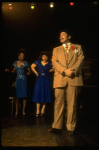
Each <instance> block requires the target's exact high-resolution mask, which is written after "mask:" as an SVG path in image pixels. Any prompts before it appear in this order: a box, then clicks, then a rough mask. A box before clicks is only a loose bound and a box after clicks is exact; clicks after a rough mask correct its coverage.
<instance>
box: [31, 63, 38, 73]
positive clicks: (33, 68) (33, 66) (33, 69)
mask: <svg viewBox="0 0 99 150" xmlns="http://www.w3.org/2000/svg"><path fill="white" fill-rule="evenodd" d="M35 67H37V65H36V64H34V63H33V64H32V65H31V70H32V71H33V72H34V73H35V74H36V76H38V72H37V71H36V70H35Z"/></svg>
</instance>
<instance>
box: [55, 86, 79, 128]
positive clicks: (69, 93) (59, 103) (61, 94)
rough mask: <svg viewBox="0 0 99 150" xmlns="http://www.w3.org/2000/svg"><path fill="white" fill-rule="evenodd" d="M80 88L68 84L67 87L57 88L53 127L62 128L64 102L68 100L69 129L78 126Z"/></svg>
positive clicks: (67, 125)
mask: <svg viewBox="0 0 99 150" xmlns="http://www.w3.org/2000/svg"><path fill="white" fill-rule="evenodd" d="M77 91H78V88H77V87H76V86H70V85H67V86H66V87H65V88H56V89H55V103H54V122H53V124H52V127H53V128H56V129H62V126H63V110H64V102H65V99H66V100H67V122H66V127H67V130H70V131H74V129H75V126H76V120H77V119H76V108H77V95H78V92H77Z"/></svg>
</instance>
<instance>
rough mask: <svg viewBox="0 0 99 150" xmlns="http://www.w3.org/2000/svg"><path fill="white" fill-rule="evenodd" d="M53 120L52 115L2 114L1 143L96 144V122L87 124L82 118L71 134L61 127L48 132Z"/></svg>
mask: <svg viewBox="0 0 99 150" xmlns="http://www.w3.org/2000/svg"><path fill="white" fill-rule="evenodd" d="M52 114H53V113H52ZM52 122H53V115H51V114H46V116H44V117H39V118H36V117H35V113H34V114H33V113H30V114H29V113H28V114H27V115H26V116H25V117H22V116H21V115H19V116H18V117H15V116H14V115H13V116H11V115H9V116H4V117H3V118H2V128H1V145H2V146H4V147H6V146H11V147H17V146H22V147H32V146H35V147H38V146H48V147H51V146H97V145H98V139H97V127H96V124H94V123H93V124H90V125H89V124H88V123H86V122H84V121H83V120H82V121H81V122H80V123H79V124H78V127H77V131H76V133H75V134H74V135H73V136H69V135H67V130H66V129H65V128H63V130H62V133H60V134H53V133H49V132H48V129H50V128H51V124H52ZM64 123H65V122H64Z"/></svg>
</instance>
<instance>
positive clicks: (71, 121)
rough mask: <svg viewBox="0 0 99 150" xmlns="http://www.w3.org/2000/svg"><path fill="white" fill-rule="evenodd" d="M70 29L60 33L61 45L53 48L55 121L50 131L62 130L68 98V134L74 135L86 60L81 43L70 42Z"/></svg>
mask: <svg viewBox="0 0 99 150" xmlns="http://www.w3.org/2000/svg"><path fill="white" fill-rule="evenodd" d="M70 38H71V35H70V34H69V32H68V31H63V32H61V33H60V42H61V43H62V45H61V46H59V47H56V48H54V49H53V55H52V64H53V67H54V70H55V74H54V82H53V88H55V104H54V122H53V124H52V128H51V129H50V130H48V131H49V132H54V133H56V131H57V132H58V131H60V129H62V125H63V110H64V101H65V99H66V100H67V108H68V109H67V123H66V127H67V130H68V134H69V135H72V134H73V131H74V130H75V127H76V100H77V95H78V87H79V86H83V80H82V73H81V67H82V64H83V60H84V55H83V51H82V48H81V45H78V44H72V43H71V42H70Z"/></svg>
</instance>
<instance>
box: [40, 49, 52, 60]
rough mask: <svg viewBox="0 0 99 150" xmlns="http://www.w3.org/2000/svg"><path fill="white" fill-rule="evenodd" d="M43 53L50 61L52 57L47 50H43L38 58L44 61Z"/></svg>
mask: <svg viewBox="0 0 99 150" xmlns="http://www.w3.org/2000/svg"><path fill="white" fill-rule="evenodd" d="M43 55H46V56H47V57H48V61H50V58H49V55H50V53H49V52H47V51H42V52H41V54H40V56H39V58H38V59H39V60H40V61H42V56H43Z"/></svg>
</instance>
